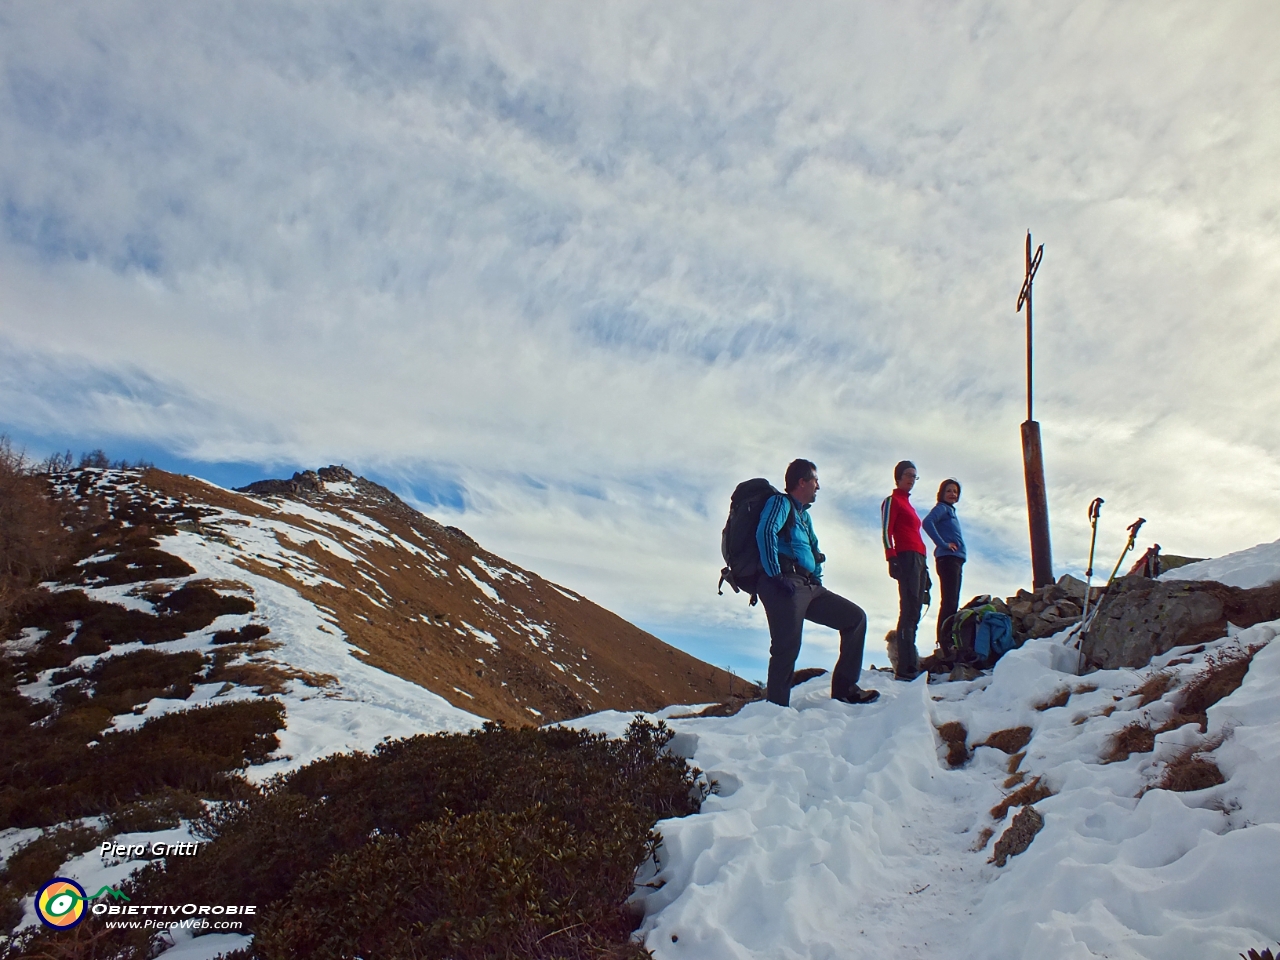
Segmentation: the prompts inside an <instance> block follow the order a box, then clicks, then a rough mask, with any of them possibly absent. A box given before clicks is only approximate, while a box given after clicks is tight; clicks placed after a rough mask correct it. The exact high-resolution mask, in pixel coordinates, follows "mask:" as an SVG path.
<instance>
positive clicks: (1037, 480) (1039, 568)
mask: <svg viewBox="0 0 1280 960" xmlns="http://www.w3.org/2000/svg"><path fill="white" fill-rule="evenodd" d="M1043 255H1044V244H1043V243H1042V244H1040V246H1039V248H1038V249H1037V250H1036V253H1035V256H1034V257H1033V256H1032V255H1031V231H1030V230H1028V231H1027V274H1026V279H1024V280H1023V281H1022V292H1021V293H1019V294H1018V312H1021V311H1022V305H1023V304H1024V303H1025V304H1026V305H1027V419H1026V421H1025V422H1024V423H1023V424H1022V472H1023V476H1024V477H1025V478H1026V485H1027V519H1028V522H1029V525H1030V528H1031V582H1032V585H1033V587H1043V586H1044V585H1045V584H1049V583H1053V550H1052V548H1051V547H1050V545H1049V500H1048V497H1047V496H1046V494H1045V487H1044V453H1043V452H1042V450H1041V448H1040V424H1038V423H1036V421H1035V418H1034V417H1033V416H1032V408H1031V281H1032V280H1034V279H1035V275H1036V270H1038V269H1039V268H1040V258H1041V257H1042V256H1043Z"/></svg>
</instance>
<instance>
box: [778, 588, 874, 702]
mask: <svg viewBox="0 0 1280 960" xmlns="http://www.w3.org/2000/svg"><path fill="white" fill-rule="evenodd" d="M785 576H786V578H787V580H788V581H789V582H790V583H791V584H792V585H793V586H794V587H795V588H796V592H795V596H787V594H786V593H785V592H784V591H783V590H782V589H781V588H780V587H778V586H777V585H776V584H775V583H774V582H773V581H772V580H764V581H763V582H762V583H761V584H760V600H761V602H762V603H763V604H764V612H765V616H767V617H768V618H769V684H768V689H767V693H766V696H767V697H768V698H769V700H770V701H771V702H773V703H776V704H778V705H780V706H783V707H785V706H787V705H788V704H789V703H790V702H791V674H792V672H793V671H794V670H795V666H796V658H797V657H798V656H800V632H801V630H803V629H804V622H805V621H806V620H810V621H812V622H814V623H820V624H822V625H823V626H824V627H831V628H832V629H833V630H839V631H840V659H839V660H837V661H836V668H835V669H834V670H833V671H831V695H832V696H833V697H847V696H848V695H849V693H850V691H852V690H853V688H854V687H856V686H857V685H858V677H859V676H861V674H862V648H863V645H864V644H865V643H866V639H867V615H866V614H865V613H863V612H862V608H861V607H860V606H858V605H857V604H856V603H853V602H852V601H850V600H846V599H845V598H844V597H842V596H840V595H839V594H837V593H832V592H831V591H830V590H828V589H827V588H826V587H824V586H822V584H820V583H815V582H813V581H811V580H809V579H808V578H806V577H802V576H800V575H798V574H785Z"/></svg>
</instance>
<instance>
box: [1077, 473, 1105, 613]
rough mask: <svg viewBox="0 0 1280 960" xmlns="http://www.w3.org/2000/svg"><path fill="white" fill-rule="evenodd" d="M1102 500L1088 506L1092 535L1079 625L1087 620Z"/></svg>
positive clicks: (1094, 500)
mask: <svg viewBox="0 0 1280 960" xmlns="http://www.w3.org/2000/svg"><path fill="white" fill-rule="evenodd" d="M1103 502H1104V501H1103V499H1102V498H1101V497H1094V498H1093V503H1091V504H1089V525H1090V526H1091V527H1093V533H1092V534H1090V536H1089V566H1088V568H1087V569H1086V570H1085V572H1084V612H1083V613H1081V614H1080V623H1081V625H1083V624H1084V622H1085V621H1086V620H1088V619H1089V595H1090V593H1091V592H1092V591H1091V589H1090V584H1092V583H1093V548H1094V547H1095V546H1096V545H1097V543H1098V517H1100V516H1101V515H1102V504H1103Z"/></svg>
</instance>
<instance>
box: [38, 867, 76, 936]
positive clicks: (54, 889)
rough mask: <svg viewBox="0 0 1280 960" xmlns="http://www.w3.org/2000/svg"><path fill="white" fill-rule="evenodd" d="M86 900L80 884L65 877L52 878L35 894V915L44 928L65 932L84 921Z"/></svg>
mask: <svg viewBox="0 0 1280 960" xmlns="http://www.w3.org/2000/svg"><path fill="white" fill-rule="evenodd" d="M87 900H88V897H86V896H85V893H84V887H82V886H80V884H78V883H76V882H75V881H74V880H68V879H67V878H66V877H54V878H53V879H52V880H50V881H49V882H48V883H46V884H45V885H44V886H43V887H41V888H40V892H39V893H37V894H36V913H38V914H39V915H40V919H41V920H42V921H44V925H45V926H46V927H53V929H55V930H66V929H68V928H69V927H74V926H75V925H76V924H77V923H79V922H80V921H81V920H83V919H84V905H85V902H86V901H87Z"/></svg>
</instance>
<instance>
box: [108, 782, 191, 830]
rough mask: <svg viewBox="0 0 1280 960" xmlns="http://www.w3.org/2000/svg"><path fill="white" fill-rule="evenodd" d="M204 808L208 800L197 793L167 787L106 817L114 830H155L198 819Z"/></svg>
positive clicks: (167, 828)
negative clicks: (205, 800) (202, 799)
mask: <svg viewBox="0 0 1280 960" xmlns="http://www.w3.org/2000/svg"><path fill="white" fill-rule="evenodd" d="M204 811H205V806H204V803H203V802H202V801H201V799H200V798H199V797H198V796H196V795H195V794H194V793H190V792H189V791H186V790H174V789H171V788H166V789H164V790H161V791H160V792H159V793H155V794H152V795H151V796H147V797H143V798H142V799H141V800H135V801H133V803H126V804H125V805H124V806H121V807H117V808H116V809H114V810H112V811H111V812H110V813H108V814H107V816H106V820H107V826H109V827H110V828H111V831H112V832H113V833H151V832H154V831H156V830H171V829H173V828H174V827H176V826H178V825H179V824H180V823H181V822H182V821H183V820H195V819H197V818H198V817H200V816H201V815H203V814H204Z"/></svg>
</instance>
